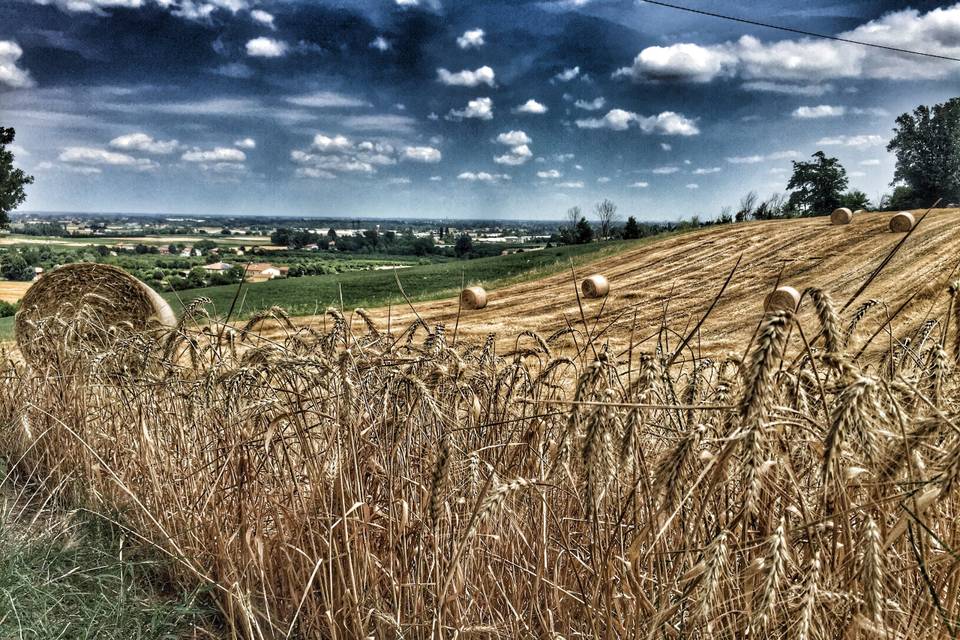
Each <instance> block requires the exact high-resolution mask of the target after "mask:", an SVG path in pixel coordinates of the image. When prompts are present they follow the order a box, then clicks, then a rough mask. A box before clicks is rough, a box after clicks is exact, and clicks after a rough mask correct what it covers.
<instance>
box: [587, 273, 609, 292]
mask: <svg viewBox="0 0 960 640" xmlns="http://www.w3.org/2000/svg"><path fill="white" fill-rule="evenodd" d="M580 292H581V293H582V294H583V297H584V298H602V297H604V296H605V295H607V294H608V293H610V281H609V280H607V279H606V278H605V277H603V276H601V275H600V274H598V273H595V274H594V275H592V276H590V277H589V278H587V279H585V280H584V281H583V282H582V283H580Z"/></svg>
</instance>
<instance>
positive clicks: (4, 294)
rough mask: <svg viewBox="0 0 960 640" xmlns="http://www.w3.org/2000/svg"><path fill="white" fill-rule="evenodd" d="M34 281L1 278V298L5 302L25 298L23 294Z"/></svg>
mask: <svg viewBox="0 0 960 640" xmlns="http://www.w3.org/2000/svg"><path fill="white" fill-rule="evenodd" d="M31 284H33V283H32V282H15V281H13V280H0V300H3V301H4V302H16V301H17V300H20V299H21V298H23V294H25V293H26V292H27V289H29V288H30V285H31Z"/></svg>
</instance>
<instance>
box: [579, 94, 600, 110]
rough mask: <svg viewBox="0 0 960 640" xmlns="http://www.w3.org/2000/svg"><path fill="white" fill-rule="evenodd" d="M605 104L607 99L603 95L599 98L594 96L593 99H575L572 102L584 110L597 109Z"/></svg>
mask: <svg viewBox="0 0 960 640" xmlns="http://www.w3.org/2000/svg"><path fill="white" fill-rule="evenodd" d="M606 105H607V100H606V98H604V97H603V96H600V97H599V98H594V99H593V100H590V101H587V100H577V101H576V102H574V103H573V106H575V107H576V108H577V109H583V110H584V111H599V110H600V109H603V108H604V107H605V106H606Z"/></svg>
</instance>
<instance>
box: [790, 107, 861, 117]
mask: <svg viewBox="0 0 960 640" xmlns="http://www.w3.org/2000/svg"><path fill="white" fill-rule="evenodd" d="M846 112H847V108H846V107H837V106H833V105H829V104H819V105H817V106H815V107H809V106H806V105H804V106H802V107H797V108H796V109H794V110H793V113H792V114H791V115H792V116H793V117H794V118H800V119H802V120H810V119H814V118H837V117H839V116H842V115H844V114H845V113H846Z"/></svg>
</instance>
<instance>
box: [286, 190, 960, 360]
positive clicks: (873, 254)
mask: <svg viewBox="0 0 960 640" xmlns="http://www.w3.org/2000/svg"><path fill="white" fill-rule="evenodd" d="M914 213H915V214H917V215H919V214H922V213H923V212H922V211H920V212H914ZM892 215H893V212H886V213H883V212H881V213H863V214H861V215H858V216H855V217H854V218H853V221H852V222H851V223H850V224H848V225H841V226H833V225H831V224H830V219H829V218H827V217H821V218H806V219H797V220H785V221H772V222H752V223H746V224H736V225H728V226H721V227H712V228H708V229H704V230H701V231H697V232H693V233H687V234H683V235H679V236H676V237H673V238H667V239H665V240H663V241H660V242H656V243H653V244H649V245H644V246H642V247H640V248H638V249H636V250H632V251H624V252H622V253H619V254H617V255H615V256H611V257H609V258H604V259H602V260H599V261H597V262H593V263H590V264H589V265H584V266H583V267H582V268H580V269H578V272H577V278H576V279H574V278H573V276H572V275H571V274H570V273H569V272H567V273H560V274H557V275H553V276H550V277H547V278H544V279H542V280H536V281H530V282H523V283H520V284H516V285H513V286H509V287H505V288H503V289H494V290H488V291H487V293H488V296H489V301H488V303H487V306H486V308H485V309H483V310H480V311H471V312H469V313H467V312H464V313H461V315H460V324H459V329H458V331H459V333H460V335H463V336H466V337H470V338H483V337H484V336H486V335H487V334H488V333H496V334H500V335H505V334H510V333H513V332H515V331H521V330H525V329H526V330H533V331H539V332H541V333H544V334H550V333H552V332H554V331H557V330H559V329H562V328H564V327H566V326H567V325H568V323H569V324H570V325H577V326H582V320H581V316H580V309H579V308H578V305H577V296H576V291H575V288H576V287H577V286H578V284H579V282H580V280H581V279H582V278H583V277H585V276H587V275H589V274H590V273H593V272H596V273H603V274H604V275H605V276H606V277H607V278H608V279H609V280H610V295H609V296H607V298H606V299H605V300H604V299H600V300H583V309H584V312H585V314H586V316H587V319H588V322H589V321H590V320H591V319H592V318H594V317H595V316H596V315H597V314H598V313H599V312H600V310H601V307H602V308H603V314H602V316H603V320H601V322H600V324H599V330H601V331H602V334H601V336H600V337H601V339H609V340H610V341H611V343H612V344H614V345H617V346H619V347H625V346H626V345H627V344H628V342H629V339H630V334H631V330H633V331H634V333H635V339H637V340H641V339H643V338H647V337H649V336H650V335H652V334H655V333H656V332H657V327H659V326H660V324H661V323H662V322H663V321H665V322H666V324H668V325H669V326H670V327H672V328H674V329H675V330H677V331H681V330H682V329H683V327H685V326H690V327H692V326H693V325H694V324H695V323H696V322H697V321H698V320H699V319H700V317H701V316H702V315H703V314H704V312H705V311H706V309H707V307H708V306H709V305H710V303H711V302H712V300H713V298H714V297H715V296H716V295H717V293H718V292H719V290H720V287H721V285H722V284H723V280H724V278H726V276H727V275H728V274H729V273H730V271H731V270H732V269H733V267H734V265H735V264H736V262H737V260H738V259H739V257H740V255H741V254H742V255H743V259H742V261H741V263H740V267H739V268H738V269H737V271H736V273H735V274H734V277H733V279H732V280H731V282H730V285H729V286H728V287H727V290H726V292H725V294H724V296H723V298H722V299H721V300H720V301H719V303H718V304H717V306H716V308H715V309H714V310H713V312H712V313H711V314H710V317H709V318H708V319H707V321H706V322H705V323H704V325H703V327H702V330H701V334H700V336H699V340H698V344H700V345H702V346H703V348H704V349H706V350H707V351H710V352H724V351H726V350H729V349H731V348H732V347H733V346H734V345H736V344H737V343H738V342H739V341H742V340H743V339H744V338H746V337H749V336H750V334H751V333H752V332H753V331H754V330H755V328H756V319H757V318H758V316H759V314H760V313H761V312H762V309H763V300H764V298H765V297H766V296H767V294H769V293H770V292H771V291H773V289H774V288H775V286H776V284H777V282H778V281H780V282H781V284H788V285H791V286H793V287H795V288H796V289H798V290H800V291H803V290H804V289H805V288H807V287H820V288H823V289H824V290H826V291H828V292H830V294H831V295H832V296H833V297H834V299H836V300H838V301H840V302H841V304H842V303H843V302H846V299H847V297H849V296H850V295H852V294H853V293H854V292H855V291H856V289H857V287H858V286H859V285H860V284H861V283H863V282H864V281H865V280H866V279H867V277H868V276H869V275H870V273H871V271H873V269H874V268H876V266H877V265H878V264H880V262H881V261H883V259H884V258H885V257H886V255H887V253H888V252H889V251H890V250H891V249H892V248H893V247H894V245H896V244H897V242H899V241H900V240H901V239H902V238H903V234H894V233H891V232H890V231H889V229H888V224H889V221H890V217H891V216H892ZM958 223H960V210H958V209H940V210H935V211H933V212H931V213H930V215H929V216H927V218H926V219H925V220H924V221H923V223H922V224H920V225H919V227H918V228H917V229H916V231H914V233H913V234H912V235H911V236H910V238H909V239H908V240H907V242H906V243H905V244H904V246H903V248H902V249H901V250H900V251H899V252H898V254H897V256H896V257H895V258H894V259H893V261H892V262H891V263H890V264H889V265H888V266H887V267H886V268H885V269H884V270H883V272H881V274H880V276H879V277H878V278H877V279H876V281H875V282H874V283H873V284H872V285H871V287H870V288H869V289H867V291H865V292H864V295H863V296H862V298H865V299H866V298H878V299H882V300H884V301H885V302H887V303H888V304H891V305H895V304H897V303H898V302H901V301H902V300H904V299H905V298H906V297H907V296H909V295H912V294H916V297H915V298H914V304H913V305H912V306H911V309H910V310H908V313H907V316H908V317H912V316H913V315H914V314H916V315H922V314H923V313H925V312H926V306H927V305H929V302H930V299H931V297H932V296H934V295H935V294H936V293H937V292H940V291H942V290H943V287H944V284H945V282H946V280H947V278H948V277H949V275H950V272H951V271H952V270H953V268H954V266H956V264H957V262H958V261H960V224H958ZM401 280H402V278H401ZM476 284H480V285H482V284H483V283H479V282H478V283H476ZM924 303H926V304H924ZM415 307H416V310H417V313H418V314H419V315H420V317H421V318H422V319H423V320H424V321H425V322H426V323H427V324H435V323H437V322H443V323H446V324H447V326H448V327H451V328H452V327H453V326H454V324H455V323H456V319H457V300H456V298H451V299H444V300H436V301H431V302H424V303H417V304H415ZM368 311H369V313H370V314H371V315H372V316H373V317H374V318H375V319H377V320H378V321H379V322H381V323H383V324H386V323H387V320H388V318H389V319H390V322H392V323H396V324H397V325H399V326H405V325H406V324H409V323H410V322H411V321H412V320H414V319H415V316H414V314H413V313H412V312H411V310H410V309H409V307H406V306H399V307H398V306H394V307H392V308H391V309H375V310H368ZM319 321H320V319H319V318H315V319H313V320H311V319H309V318H304V319H302V322H304V323H311V322H313V323H314V324H315V323H316V322H319ZM608 325H609V326H608ZM672 339H673V338H671V340H672Z"/></svg>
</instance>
